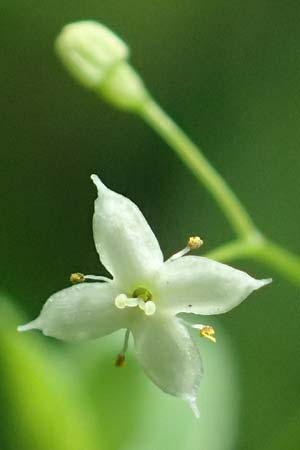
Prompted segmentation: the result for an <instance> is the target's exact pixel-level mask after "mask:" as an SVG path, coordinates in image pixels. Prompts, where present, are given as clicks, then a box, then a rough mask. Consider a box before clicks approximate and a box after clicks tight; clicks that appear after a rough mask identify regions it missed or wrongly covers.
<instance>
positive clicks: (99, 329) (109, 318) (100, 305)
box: [18, 283, 127, 341]
mask: <svg viewBox="0 0 300 450" xmlns="http://www.w3.org/2000/svg"><path fill="white" fill-rule="evenodd" d="M116 295H117V289H116V287H115V285H114V283H84V284H78V285H75V286H72V287H69V288H67V289H63V290H62V291H59V292H57V293H56V294H54V295H52V296H51V297H50V298H49V299H48V301H47V302H46V303H45V305H44V306H43V309H42V311H41V313H40V315H39V317H38V318H37V319H35V320H33V321H32V322H30V323H28V324H26V325H21V326H20V327H19V328H18V331H27V330H31V329H38V330H41V331H42V332H43V333H44V334H45V335H46V336H52V337H55V338H57V339H61V340H63V341H73V340H83V339H94V338H98V337H101V336H104V335H106V334H110V333H112V332H113V331H116V330H118V329H119V328H126V321H127V313H126V312H125V311H121V310H119V309H118V308H116V307H115V305H114V298H115V297H116Z"/></svg>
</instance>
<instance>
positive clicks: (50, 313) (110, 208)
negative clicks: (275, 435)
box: [18, 175, 271, 416]
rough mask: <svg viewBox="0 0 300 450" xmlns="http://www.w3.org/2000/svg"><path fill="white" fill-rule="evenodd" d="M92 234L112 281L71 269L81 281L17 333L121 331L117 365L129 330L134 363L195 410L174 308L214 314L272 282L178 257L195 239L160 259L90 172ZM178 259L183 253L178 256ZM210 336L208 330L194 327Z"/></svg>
mask: <svg viewBox="0 0 300 450" xmlns="http://www.w3.org/2000/svg"><path fill="white" fill-rule="evenodd" d="M91 178H92V180H93V182H94V183H95V185H96V186H97V189H98V198H97V199H96V201H95V213H94V218H93V231H94V239H95V244H96V249H97V252H98V253H99V256H100V259H101V262H102V264H103V265H104V266H105V267H106V268H107V269H108V271H109V272H110V273H111V274H112V276H113V279H112V280H110V279H108V278H105V277H97V276H93V275H86V276H84V275H82V274H73V276H72V280H73V281H83V280H89V279H90V280H101V282H95V281H93V282H91V283H80V284H77V285H75V286H72V287H69V288H67V289H64V290H62V291H60V292H57V293H56V294H54V295H52V296H51V297H50V298H49V299H48V301H47V302H46V304H45V305H44V307H43V309H42V311H41V313H40V315H39V317H38V318H37V319H35V320H34V321H32V322H30V323H28V324H26V325H22V326H20V327H19V328H18V330H19V331H27V330H31V329H39V330H41V331H42V332H43V333H44V334H45V335H47V336H53V337H55V338H58V339H62V340H66V341H70V340H80V339H93V338H98V337H101V336H104V335H106V334H109V333H112V332H114V331H116V330H119V329H120V328H125V329H126V330H127V331H126V335H125V343H124V347H123V350H122V352H121V353H120V355H119V356H118V359H117V365H119V366H121V365H122V364H123V363H124V360H125V356H124V355H125V351H126V348H127V343H128V337H129V332H131V333H132V334H133V337H134V342H135V349H136V355H137V358H138V361H139V362H140V364H141V366H142V367H143V369H144V371H145V372H146V374H147V375H148V376H149V378H151V380H152V381H153V382H154V383H155V384H157V385H158V386H159V387H160V388H161V389H162V390H163V391H165V392H167V393H169V394H171V395H174V396H177V397H180V398H182V399H184V400H185V401H187V402H188V404H189V405H190V406H191V407H192V409H193V411H194V412H195V414H196V415H197V416H198V414H199V411H198V407H197V404H196V396H197V390H198V386H199V383H200V380H201V377H202V363H201V359H200V355H199V350H198V348H197V346H196V345H195V343H194V342H193V340H192V338H191V336H190V332H189V330H188V329H187V328H186V325H187V324H186V323H185V322H183V321H182V320H181V319H179V318H178V317H177V314H178V313H182V312H185V313H194V314H201V315H210V314H221V313H225V312H227V311H229V310H230V309H232V308H234V307H235V306H237V305H238V304H239V303H241V302H242V301H243V300H244V299H245V298H246V297H247V296H248V295H249V294H250V293H251V292H252V291H254V290H256V289H258V288H260V287H261V286H264V285H265V284H268V283H269V282H270V281H271V280H260V281H258V280H255V279H254V278H252V277H250V276H249V275H247V274H246V273H244V272H241V271H239V270H236V269H233V268H232V267H229V266H227V265H224V264H220V263H218V262H215V261H212V260H210V259H207V258H204V257H199V256H183V255H184V254H185V253H187V252H188V251H189V249H193V248H197V247H199V246H200V245H201V243H202V241H201V240H200V239H199V238H191V239H190V241H189V243H188V245H187V247H186V248H185V249H184V250H183V251H181V252H179V253H177V254H176V255H174V256H173V257H171V258H170V259H169V260H167V261H166V262H164V261H163V255H162V252H161V249H160V246H159V244H158V242H157V240H156V238H155V236H154V234H153V232H152V230H151V228H150V227H149V225H148V223H147V222H146V220H145V218H144V216H143V215H142V213H141V211H140V210H139V209H138V207H137V206H136V205H135V204H134V203H133V202H131V201H130V200H129V199H127V198H125V197H123V196H122V195H119V194H117V193H115V192H113V191H111V190H110V189H108V188H107V187H106V186H105V185H104V184H103V183H102V182H101V181H100V180H99V178H98V177H97V176H96V175H92V177H91ZM182 256H183V257H182ZM194 328H198V330H199V333H200V335H201V336H206V337H208V338H209V339H211V340H213V341H215V337H214V330H213V329H212V327H209V326H204V325H194Z"/></svg>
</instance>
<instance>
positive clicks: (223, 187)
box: [138, 98, 300, 286]
mask: <svg viewBox="0 0 300 450" xmlns="http://www.w3.org/2000/svg"><path fill="white" fill-rule="evenodd" d="M138 112H139V114H140V116H141V117H142V118H143V119H144V120H145V122H146V123H148V124H149V125H150V126H151V127H152V128H153V129H154V130H155V131H156V132H157V133H158V134H159V135H160V136H161V137H162V138H163V139H164V140H165V141H166V142H167V143H168V144H169V146H170V147H171V148H172V149H173V150H174V151H175V152H176V153H177V155H178V156H179V157H180V158H181V159H182V161H183V162H184V163H185V164H186V166H187V167H188V168H189V169H190V170H191V172H192V173H193V174H194V175H195V176H196V178H197V180H198V181H200V182H201V183H203V184H204V186H205V187H206V188H207V189H208V191H209V192H210V193H211V195H212V196H213V197H214V199H215V200H216V202H217V203H218V205H219V207H220V208H221V210H222V211H223V213H224V214H225V216H226V217H227V219H228V221H229V223H230V224H231V226H232V228H233V230H234V231H235V233H236V234H237V237H238V239H237V240H235V241H232V242H229V243H227V244H224V245H223V246H221V247H219V248H217V249H215V250H213V251H211V252H210V253H209V254H208V256H209V257H210V258H212V259H216V260H218V261H230V260H233V259H236V258H251V259H253V260H256V261H261V262H263V263H264V264H266V265H267V266H268V267H272V268H273V269H275V270H276V271H277V272H279V273H280V274H282V275H283V276H285V277H286V278H287V279H289V280H290V281H291V282H292V283H293V284H295V285H297V286H300V258H298V257H297V256H295V255H293V254H292V253H290V252H289V251H288V250H285V249H283V248H282V247H280V246H279V245H277V244H275V243H273V242H271V241H269V240H267V239H266V238H264V237H263V236H262V235H261V233H260V232H259V230H258V229H257V228H256V226H255V224H254V222H253V221H252V219H251V217H250V216H249V214H248V212H247V211H246V209H245V207H244V206H243V205H242V204H241V202H240V201H239V199H238V198H237V196H236V195H235V193H234V192H233V191H232V190H231V188H230V187H229V186H228V184H227V183H226V181H225V180H224V179H223V178H222V177H221V175H220V174H219V173H218V172H217V171H216V170H215V169H214V168H213V167H212V165H211V164H210V163H209V161H208V160H207V159H206V158H205V156H204V155H203V153H202V152H201V150H200V149H199V148H198V147H197V146H196V145H195V144H194V143H193V142H192V141H191V140H190V138H189V137H188V136H187V135H186V134H185V133H184V132H183V131H182V130H181V129H180V128H179V127H178V125H177V124H176V123H175V122H174V121H173V120H172V119H171V118H170V117H169V116H168V114H167V113H166V112H165V111H164V110H163V109H162V108H161V107H160V106H159V105H158V104H157V103H156V102H155V100H153V99H151V98H149V99H148V100H147V101H146V102H145V103H144V104H143V106H142V107H141V109H140V110H139V111H138Z"/></svg>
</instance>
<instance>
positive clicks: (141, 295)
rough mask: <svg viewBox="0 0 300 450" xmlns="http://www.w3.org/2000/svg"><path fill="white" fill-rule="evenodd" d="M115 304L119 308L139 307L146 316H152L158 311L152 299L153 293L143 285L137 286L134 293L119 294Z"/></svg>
mask: <svg viewBox="0 0 300 450" xmlns="http://www.w3.org/2000/svg"><path fill="white" fill-rule="evenodd" d="M115 305H116V307H117V308H119V309H124V308H126V307H129V308H134V307H137V306H138V307H139V308H140V309H141V310H142V311H144V313H145V314H146V316H152V315H153V314H154V313H155V311H156V304H155V303H154V301H153V300H152V294H151V292H150V291H148V289H146V288H143V287H138V288H136V289H135V290H134V291H133V293H132V294H129V296H127V295H126V294H119V295H118V296H117V297H116V298H115Z"/></svg>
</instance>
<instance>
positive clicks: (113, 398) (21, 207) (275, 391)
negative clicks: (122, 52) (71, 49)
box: [0, 0, 300, 450]
mask: <svg viewBox="0 0 300 450" xmlns="http://www.w3.org/2000/svg"><path fill="white" fill-rule="evenodd" d="M88 18H92V19H95V20H99V21H101V22H103V23H105V24H106V25H108V26H109V27H111V28H112V29H113V30H114V31H115V32H116V33H118V34H120V35H121V36H122V37H123V38H124V39H125V40H126V41H127V42H128V43H129V45H130V47H131V49H132V61H133V63H134V65H135V67H137V68H138V70H139V71H140V72H141V73H142V75H143V77H144V79H145V81H146V83H147V85H148V86H149V88H150V90H151V91H152V93H153V94H154V96H155V97H156V98H157V99H158V101H159V102H160V103H161V104H162V105H163V106H164V107H165V108H166V109H167V110H168V111H169V112H170V113H171V114H172V115H173V117H174V118H175V119H176V120H177V121H178V122H179V123H180V124H181V125H183V127H184V128H185V129H186V130H187V132H188V133H189V134H190V135H191V136H192V137H193V139H194V140H195V141H196V142H198V143H199V144H200V145H201V146H202V147H203V148H204V149H205V153H206V155H207V156H208V158H209V159H210V160H211V162H212V163H213V164H214V165H215V167H216V168H218V169H219V171H220V172H221V173H222V174H223V175H224V177H225V178H226V179H227V180H228V181H229V182H230V184H231V185H232V186H233V187H234V189H235V190H236V192H237V193H238V196H239V197H240V199H241V200H242V201H243V202H244V204H245V205H246V206H247V207H248V209H249V211H250V213H251V214H252V215H253V217H254V219H255V221H256V223H257V224H258V226H259V227H260V228H261V229H262V230H263V231H265V233H266V234H267V235H269V236H270V237H273V238H274V239H276V240H277V241H279V242H280V243H281V244H282V245H283V246H286V248H289V249H291V250H293V251H294V252H295V253H298V254H299V253H300V244H299V221H300V208H299V198H300V184H299V181H298V180H299V172H300V155H299V148H300V127H299V120H300V95H299V94H300V87H299V86H300V76H299V73H300V34H299V23H300V3H299V1H289V0H288V1H285V2H283V1H267V0H253V1H251V2H240V1H237V0H230V1H227V2H225V1H221V0H210V1H202V0H200V1H199V0H189V1H188V0H181V1H177V0H159V1H158V0H152V1H151V2H143V1H138V0H122V1H120V0H118V1H117V0H106V1H104V0H97V1H96V0H87V1H85V2H83V1H78V0H73V1H70V0H59V1H58V0H52V1H51V2H45V1H37V0H28V1H27V2H21V1H17V0H2V2H1V16H0V25H1V26H0V36H1V49H0V54H1V62H2V69H1V71H0V86H1V106H2V108H1V109H2V114H1V116H2V119H1V122H0V130H1V166H0V167H1V176H0V184H1V221H0V227H1V228H0V248H1V285H0V286H1V294H0V297H1V298H0V401H1V403H0V404H1V413H2V414H1V416H2V420H1V425H0V449H1V450H16V449H17V450H29V449H30V450H48V449H49V450H63V449H64V450H102V449H105V450H106V449H108V450H160V449H164V450H168V449H174V448H180V449H181V450H199V449H207V448H209V449H210V450H219V449H220V450H227V449H228V450H235V449H238V450H244V449H245V450H250V449H256V450H281V449H285V450H297V449H299V448H300V401H299V400H300V383H299V380H300V377H299V369H300V359H299V354H300V345H299V312H300V306H299V289H297V288H296V287H294V286H292V285H291V284H289V283H288V282H287V281H286V280H285V279H283V278H281V277H280V276H278V275H277V274H274V273H272V271H271V270H270V269H269V268H266V267H263V266H259V265H258V264H256V263H253V262H252V263H250V262H249V261H240V262H235V266H236V267H239V268H242V269H244V270H247V271H248V272H249V273H251V274H252V275H253V276H256V277H269V276H273V278H274V282H273V284H272V285H271V286H269V287H268V288H267V289H264V290H262V291H260V292H257V293H256V294H255V295H253V296H252V297H251V298H250V299H249V300H248V301H246V302H245V303H243V304H242V305H241V306H240V307H239V308H237V309H235V310H234V311H232V312H230V313H229V314H226V315H224V316H221V317H218V318H217V319H215V318H213V319H212V321H211V322H210V323H212V324H213V325H214V326H215V328H216V330H217V337H218V343H217V345H215V346H213V345H212V344H210V343H209V342H203V341H202V340H201V341H200V342H199V345H200V346H201V351H202V354H203V360H204V367H205V377H204V380H203V383H202V386H201V389H200V393H199V402H200V406H201V410H202V417H201V418H200V420H199V421H196V419H195V418H194V417H193V415H192V413H191V412H190V411H189V409H188V408H187V406H186V405H185V404H184V403H183V402H181V401H180V400H177V399H173V398H171V397H169V396H167V395H164V394H163V393H162V392H161V391H159V390H158V389H157V388H156V387H154V386H153V385H152V384H151V383H150V381H149V380H148V379H146V377H145V376H144V375H143V373H142V370H141V369H140V368H139V367H138V366H137V364H136V362H135V360H134V356H133V353H131V355H130V356H129V362H128V365H127V366H126V368H125V369H124V370H120V371H119V370H116V369H115V368H114V367H113V359H114V356H115V354H116V353H118V351H119V349H120V346H121V342H122V336H120V335H118V334H116V335H115V336H108V337H106V338H104V339H102V340H99V341H95V342H87V343H84V344H73V345H70V344H69V345H66V344H63V343H60V342H55V341H54V340H51V339H50V338H46V337H43V336H41V335H39V334H38V333H36V334H35V333H32V334H31V335H30V334H28V335H21V336H20V335H17V333H16V332H15V327H16V324H18V323H20V322H23V321H24V320H26V319H27V318H33V317H34V316H36V315H37V314H38V312H39V310H40V308H41V306H42V304H43V303H44V301H45V300H46V299H47V297H48V296H49V295H50V294H52V293H53V292H55V291H57V290H59V289H61V288H63V287H66V286H68V284H69V283H68V277H69V274H70V273H71V272H74V271H82V272H85V273H102V274H104V269H103V268H102V267H99V262H98V256H97V254H96V252H95V250H94V244H93V239H92V232H91V218H92V212H93V201H94V198H95V190H94V187H93V186H92V184H91V182H90V180H89V175H90V174H91V173H97V174H98V175H99V176H100V177H101V178H102V179H103V181H104V182H105V183H107V184H108V185H109V186H110V187H111V188H112V189H114V190H116V191H118V192H121V193H123V194H124V195H126V196H128V197H130V198H131V199H132V200H134V201H135V202H136V203H137V204H138V205H139V206H140V208H141V209H142V211H143V212H144V214H145V216H146V218H147V219H148V221H149V222H150V224H151V226H152V228H153V230H154V231H155V233H156V235H157V236H158V238H159V241H160V243H161V247H162V249H163V251H164V254H165V255H166V256H168V255H170V254H172V252H174V251H177V250H178V249H180V248H182V247H183V245H184V242H185V240H186V237H187V236H189V235H192V234H194V233H195V234H200V235H201V236H203V237H204V239H205V250H206V251H208V250H210V249H213V248H214V247H216V246H217V245H218V244H221V243H223V242H225V241H227V240H229V239H230V238H231V237H232V232H231V230H230V229H229V227H228V225H227V223H226V222H225V219H224V217H223V216H222V214H221V213H220V211H219V210H218V209H217V207H216V205H215V204H214V202H213V201H212V199H211V197H210V196H209V194H208V193H207V192H206V191H205V190H204V189H203V188H202V187H201V186H199V185H198V184H197V182H196V180H195V179H194V178H193V176H192V175H191V174H190V173H189V171H188V170H187V169H186V168H185V167H184V166H183V165H182V164H181V162H180V161H179V160H178V159H177V158H176V156H175V155H174V154H173V153H172V151H170V150H169V149H168V147H167V146H166V145H165V144H164V143H163V142H162V141H161V140H160V139H159V138H158V137H157V136H156V135H155V134H154V133H153V132H152V131H151V130H150V129H148V128H147V127H146V126H145V125H144V124H143V123H142V122H141V121H139V120H138V119H137V118H136V117H135V116H131V115H128V114H125V113H121V112H118V111H117V110H113V109H111V108H110V107H109V106H108V105H106V104H104V103H102V102H101V101H99V99H98V98H96V96H94V95H93V94H92V93H89V92H87V91H85V90H84V89H82V88H81V87H79V86H78V85H77V84H76V83H75V82H73V80H72V79H71V78H70V77H69V75H68V74H67V73H66V72H65V70H64V69H63V68H62V66H61V64H60V63H59V61H58V60H57V58H56V57H55V55H54V52H53V41H54V38H55V36H56V35H57V33H58V32H59V31H60V29H61V27H62V26H63V25H64V24H65V23H67V22H70V21H75V20H80V19H88ZM131 347H132V345H131Z"/></svg>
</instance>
